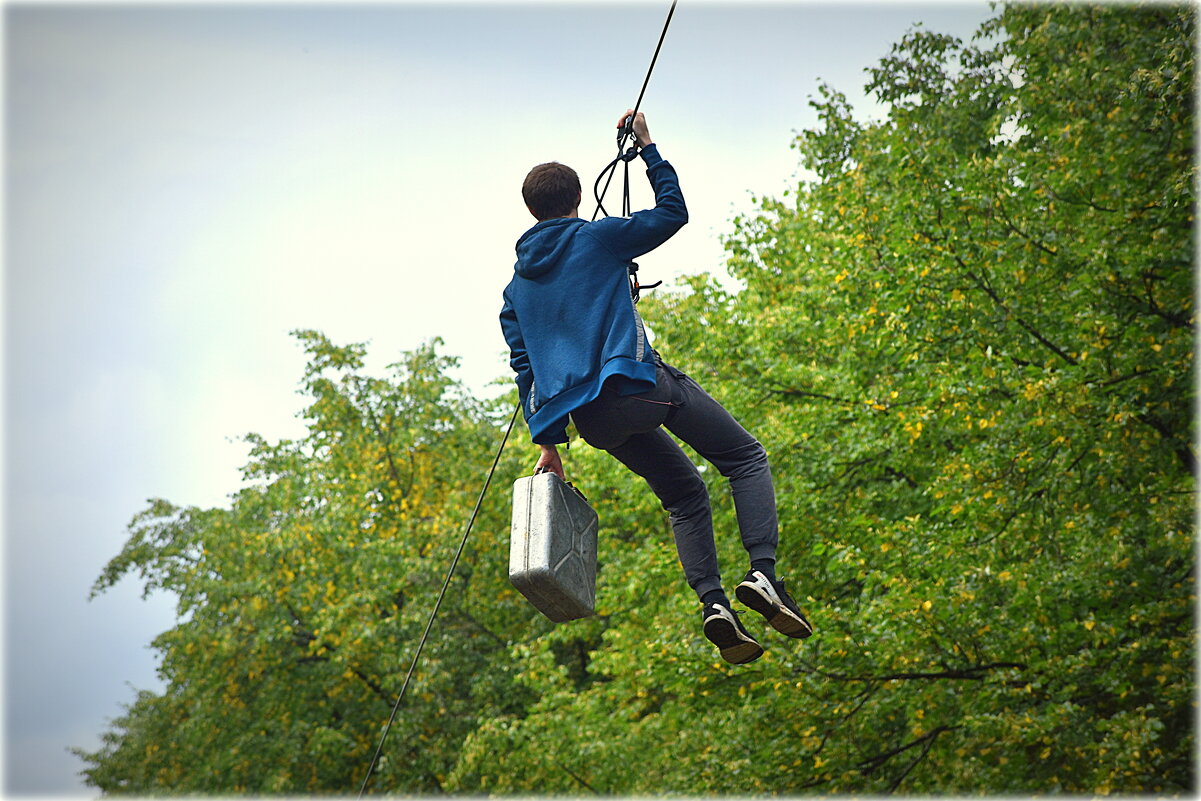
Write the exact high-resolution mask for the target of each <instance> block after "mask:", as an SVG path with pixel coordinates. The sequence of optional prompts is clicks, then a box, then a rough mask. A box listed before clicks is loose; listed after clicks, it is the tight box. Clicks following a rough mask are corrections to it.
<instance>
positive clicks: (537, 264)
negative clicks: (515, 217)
mask: <svg viewBox="0 0 1201 801" xmlns="http://www.w3.org/2000/svg"><path fill="white" fill-rule="evenodd" d="M583 224H584V220H582V219H580V218H579V217H556V218H555V219H553V220H543V221H542V222H540V223H538V224H537V225H535V226H534V227H533V228H531V229H530V230H528V231H526V232H525V233H524V234H522V235H521V239H518V240H517V264H515V265H513V269H514V270H516V271H517V274H518V275H520V276H521V277H522V278H537V277H538V276H541V275H545V274H547V273H548V272H550V271H551V270H552V269H554V267H555V265H557V264H558V263H559V261H560V260H561V259H562V257H563V255H564V253H566V252H567V250H568V248H569V246H570V244H571V240H572V238H573V237H572V236H571V235H572V234H573V233H575V231H576V229H578V228H579V227H580V226H581V225H583Z"/></svg>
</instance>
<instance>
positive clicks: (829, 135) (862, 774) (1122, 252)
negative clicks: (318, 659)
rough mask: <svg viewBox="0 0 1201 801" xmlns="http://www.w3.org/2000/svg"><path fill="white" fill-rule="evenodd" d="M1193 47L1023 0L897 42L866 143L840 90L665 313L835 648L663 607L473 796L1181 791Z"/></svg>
mask: <svg viewBox="0 0 1201 801" xmlns="http://www.w3.org/2000/svg"><path fill="white" fill-rule="evenodd" d="M1193 44H1194V22H1193V16H1192V12H1191V10H1190V9H1187V8H1183V7H1173V6H1150V7H1133V8H1132V7H1126V6H1078V5H1043V6H1007V7H1005V9H1004V10H1003V12H1002V14H1001V15H1000V16H999V17H998V19H996V20H994V21H993V22H990V23H989V24H988V25H986V26H985V27H984V28H983V30H982V31H981V35H980V36H979V37H978V38H977V39H976V40H975V41H974V42H973V43H970V44H965V43H963V42H960V41H958V40H956V39H954V38H951V37H947V36H942V35H938V34H935V33H931V32H927V31H923V30H920V29H919V30H916V31H914V32H912V33H911V34H910V35H908V36H907V37H906V38H905V39H904V41H902V42H901V43H900V44H898V45H897V46H896V47H895V48H894V49H893V51H892V52H891V53H890V55H889V56H888V57H887V58H885V59H884V60H883V61H882V62H881V64H880V65H879V67H878V68H876V69H875V70H873V71H872V77H871V82H870V84H869V87H868V88H869V90H870V91H871V92H873V93H874V94H875V95H876V96H877V97H878V98H879V99H880V100H882V101H884V102H885V103H887V104H888V107H889V113H888V116H887V118H886V119H884V120H882V121H878V122H863V121H858V120H855V119H854V118H853V116H852V114H851V113H850V110H849V108H848V106H847V103H846V101H845V99H844V97H843V96H842V95H841V94H839V93H838V92H837V91H835V90H833V89H831V88H828V87H827V88H824V89H823V90H822V96H821V98H820V99H819V100H818V101H816V103H815V105H816V107H817V108H818V110H819V112H820V115H821V120H822V125H821V127H820V128H818V129H817V130H813V131H808V132H805V133H804V134H802V135H801V136H800V137H799V138H798V140H797V147H798V149H799V151H800V154H801V157H802V160H803V166H805V167H807V168H808V169H809V170H810V171H811V172H812V173H813V174H814V175H815V178H814V179H813V180H811V181H807V182H805V183H803V184H801V185H800V186H799V187H798V189H797V191H796V193H795V194H792V193H790V195H791V196H790V197H787V198H785V199H784V200H776V199H766V200H763V201H762V204H761V207H762V210H761V211H760V212H759V213H757V214H754V215H751V216H748V217H746V218H742V219H739V220H736V221H735V231H734V233H733V234H732V235H731V236H730V237H729V238H728V250H729V254H730V258H729V268H730V272H731V274H732V275H733V277H734V278H736V279H738V281H739V284H740V287H739V289H738V290H736V291H734V290H725V289H723V288H722V285H721V284H720V283H719V282H717V281H714V280H712V279H710V278H707V277H704V276H701V277H698V278H696V279H695V280H693V281H692V284H691V291H690V292H689V293H687V294H686V295H683V296H678V297H671V298H665V299H660V301H658V302H655V301H652V302H650V303H648V304H647V306H646V308H647V314H648V317H649V318H651V320H652V321H653V322H654V324H655V328H656V330H657V331H658V332H659V333H660V341H661V344H663V345H664V350H665V352H667V353H669V354H671V356H672V357H673V359H675V360H676V361H677V362H683V363H684V364H685V366H686V367H687V368H688V369H689V370H690V371H692V372H694V373H695V374H697V375H698V376H699V377H703V383H705V384H706V385H707V386H709V387H710V388H711V389H712V391H713V392H714V393H715V394H716V395H717V396H719V397H721V398H722V399H723V401H725V402H726V403H727V404H728V405H729V406H730V407H731V408H732V409H733V410H734V411H735V412H736V416H738V417H739V418H740V419H742V420H743V421H744V422H745V423H746V424H747V426H748V428H750V429H751V430H752V431H755V432H756V433H757V434H758V435H759V436H760V437H761V438H762V439H763V440H764V441H765V443H766V444H767V445H768V449H769V451H770V453H771V457H772V460H773V472H774V473H775V475H776V478H777V489H778V493H779V505H780V511H781V521H782V527H783V531H784V534H783V538H784V539H783V542H784V549H783V551H782V553H781V565H782V567H783V569H784V572H785V574H786V575H788V576H791V577H792V578H793V579H794V580H795V581H797V582H799V584H798V586H799V587H801V588H802V593H801V594H802V596H804V595H808V596H809V597H808V598H807V599H806V600H805V601H803V603H802V605H803V606H808V607H809V611H810V612H811V617H812V618H813V620H814V622H815V624H816V626H817V634H816V635H815V636H814V637H813V638H812V639H811V640H808V641H806V642H805V643H804V644H803V645H799V646H792V647H790V646H789V645H788V644H786V643H785V644H781V643H779V642H778V641H776V640H771V639H768V640H767V641H766V643H767V645H768V647H769V651H768V654H767V655H766V656H765V657H764V658H763V659H762V660H760V661H759V662H757V663H755V664H754V665H752V666H749V667H748V668H741V669H731V668H729V667H727V666H723V665H722V664H720V663H712V660H711V659H710V658H709V656H710V655H709V654H706V653H704V648H703V645H704V643H703V642H702V643H697V641H696V636H695V632H694V631H693V628H694V626H693V623H694V621H693V620H692V619H691V615H692V610H691V607H689V606H687V603H686V601H685V600H684V599H682V598H681V597H680V595H679V593H676V594H675V595H670V594H665V595H659V592H660V591H659V589H658V588H650V587H643V593H644V594H643V595H641V596H638V602H637V605H636V606H635V607H633V608H631V609H629V610H627V611H625V612H624V613H622V614H621V615H620V616H619V615H616V614H615V615H614V617H613V618H612V619H611V620H609V621H608V627H607V628H606V630H605V631H604V632H603V635H602V645H601V647H599V648H598V649H596V651H595V652H594V653H593V658H592V660H591V662H590V664H589V673H590V681H587V682H581V681H579V680H577V681H576V682H575V683H571V682H568V681H566V678H567V677H566V676H565V675H564V674H562V673H561V672H560V674H559V675H558V681H560V682H561V683H560V684H558V685H556V684H554V683H552V682H551V679H550V678H549V676H548V672H549V671H553V669H554V662H553V660H551V659H550V655H549V654H548V653H545V652H544V653H542V654H541V658H542V660H543V661H542V662H540V663H537V664H538V666H533V665H531V666H530V667H528V668H527V669H526V670H525V671H524V672H523V673H522V677H523V679H524V680H527V681H530V682H531V684H533V685H536V686H538V687H540V688H542V690H543V694H542V698H541V701H540V703H539V704H538V705H536V706H534V707H531V708H530V709H529V710H528V711H527V712H526V714H525V716H524V717H523V718H520V719H514V720H502V721H486V722H485V723H484V725H483V726H482V727H481V729H480V730H479V731H478V732H476V733H475V734H473V735H472V736H471V738H470V739H469V744H468V747H467V748H466V749H465V751H464V756H463V759H461V760H460V762H459V766H458V769H457V773H456V774H455V776H456V779H457V780H458V782H459V783H458V784H457V785H456V786H458V787H460V788H462V789H482V790H501V791H510V790H512V791H537V790H540V789H547V790H554V791H562V792H566V791H576V790H582V789H594V790H597V791H601V792H615V793H623V794H625V793H628V794H640V793H659V792H680V793H702V792H703V793H709V792H731V793H747V792H761V791H762V792H778V793H798V792H804V791H806V790H812V791H820V792H838V793H863V792H867V793H877V792H892V791H898V790H900V791H907V792H918V793H921V792H951V793H978V792H994V793H995V792H1051V791H1069V792H1090V793H1102V794H1103V793H1109V792H1136V791H1152V790H1156V791H1181V790H1186V789H1188V788H1191V787H1193V785H1194V772H1193V763H1192V756H1193V739H1192V722H1193V721H1192V697H1193V691H1194V683H1193V668H1194V662H1193V653H1194V644H1195V643H1194V634H1193V623H1194V617H1193V604H1194V596H1193V593H1194V574H1193V564H1194V558H1193V556H1194V554H1193V503H1194V500H1195V499H1194V492H1195V477H1194V474H1195V458H1194V455H1193V451H1192V447H1191V442H1192V436H1193V429H1192V423H1191V410H1192V404H1193V389H1192V387H1193V383H1192V382H1193V375H1192V370H1193V365H1192V344H1193V325H1194V311H1193V302H1192V286H1191V275H1192V254H1193V245H1194V243H1193V240H1192V224H1193V205H1194V196H1193V181H1194V178H1195V173H1194V168H1193V162H1192V141H1193V135H1194V127H1193V106H1192V102H1193V96H1194V95H1193V92H1194V89H1195V86H1194V65H1193ZM590 467H591V465H590ZM717 488H718V487H717V485H716V484H715V485H714V487H713V489H714V490H716V489H717ZM717 521H718V530H719V532H720V531H723V530H724V531H727V532H728V531H732V530H734V521H733V519H732V517H731V514H730V510H729V504H728V503H727V504H724V505H723V506H722V508H721V511H720V513H719V515H718V517H717ZM726 545H727V547H730V546H729V543H728V542H727V543H726ZM733 547H734V548H736V546H733ZM725 555H726V560H725V564H731V563H733V564H737V563H738V562H737V561H734V560H735V559H736V557H737V553H735V552H734V551H733V550H727V551H726V552H725ZM658 564H659V563H655V565H656V569H657V567H658ZM646 569H647V568H645V567H644V568H643V570H646ZM657 578H658V576H657V575H652V576H647V577H646V582H647V584H649V583H650V582H651V581H652V580H654V579H657ZM630 580H631V581H637V580H638V579H637V576H635V575H631V577H630ZM607 590H608V597H609V598H610V599H615V598H618V597H622V596H621V588H620V587H613V586H609V587H607ZM631 592H632V591H631ZM626 597H630V598H631V600H633V596H632V595H628V596H626ZM694 645H695V646H696V647H694ZM548 688H549V689H555V688H557V691H552V692H547V691H546V690H547V689H548ZM553 754H566V755H570V756H571V760H573V761H571V763H570V764H569V760H568V759H565V758H563V757H560V758H559V759H560V761H561V762H563V764H562V765H556V764H555V763H554V762H553V761H551V760H550V759H549V757H548V755H553ZM629 765H636V766H637V769H636V770H630V769H629V767H628V766H629Z"/></svg>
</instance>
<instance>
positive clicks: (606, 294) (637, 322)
mask: <svg viewBox="0 0 1201 801" xmlns="http://www.w3.org/2000/svg"><path fill="white" fill-rule="evenodd" d="M641 156H642V160H643V161H644V162H645V163H646V174H647V177H648V178H649V179H650V182H651V187H652V188H653V189H654V191H655V207H654V208H653V209H646V210H645V211H639V212H635V213H634V214H633V215H631V216H630V217H629V218H625V217H605V218H602V219H600V220H596V221H595V222H587V221H585V220H582V219H580V218H578V217H573V218H568V217H557V218H555V219H551V220H543V221H542V222H540V223H538V224H537V225H535V226H534V227H533V228H531V229H530V230H528V231H526V232H525V234H523V235H522V237H521V239H519V240H518V241H517V264H516V265H515V266H514V275H513V280H512V281H510V282H509V285H508V286H507V287H506V288H505V292H504V299H505V304H504V308H503V309H502V310H501V313H500V326H501V330H502V331H504V335H505V339H506V340H507V341H508V343H509V348H510V350H511V354H510V358H509V364H510V365H511V366H512V368H513V370H514V372H516V373H517V389H518V392H519V393H520V395H521V408H522V411H523V412H524V414H525V419H526V422H527V423H528V424H529V427H530V436H531V437H532V438H533V440H534V442H537V443H541V444H554V443H559V442H567V418H568V415H569V414H570V413H571V411H572V410H574V409H578V408H579V407H580V406H583V405H584V404H585V403H588V402H589V401H591V400H592V399H594V398H596V397H597V396H598V395H599V394H600V391H601V386H602V385H603V384H604V383H605V380H606V379H607V378H609V377H610V376H614V375H618V376H623V377H624V378H625V379H626V380H625V381H624V382H622V384H623V385H622V388H621V392H622V393H623V394H628V395H632V394H634V393H637V392H646V391H647V390H650V389H652V388H654V386H655V357H654V352H653V351H652V350H651V348H650V347H649V346H648V344H647V342H646V331H645V330H644V329H643V326H642V319H641V318H640V317H639V316H638V313H637V312H636V311H635V310H634V302H633V300H632V299H631V298H630V286H629V281H628V275H629V271H628V267H629V263H630V261H631V260H633V259H635V258H637V257H638V256H641V255H642V254H644V253H647V252H649V251H651V250H654V249H655V248H657V247H658V246H659V245H661V244H663V243H664V242H666V241H667V240H668V239H669V238H670V237H671V236H672V234H674V233H675V232H676V231H678V230H680V228H681V226H683V225H684V223H686V222H688V209H687V207H686V206H685V205H684V195H683V194H682V193H681V192H680V182H679V179H678V178H677V177H676V171H675V170H674V169H673V168H672V166H671V165H670V164H668V163H667V162H666V161H664V160H663V158H662V156H660V155H659V151H658V148H656V147H655V146H654V145H653V144H652V145H648V146H646V147H644V148H643V149H642V152H641Z"/></svg>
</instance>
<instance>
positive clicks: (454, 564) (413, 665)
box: [359, 401, 521, 798]
mask: <svg viewBox="0 0 1201 801" xmlns="http://www.w3.org/2000/svg"><path fill="white" fill-rule="evenodd" d="M520 409H521V402H520V401H518V403H517V405H515V406H514V407H513V416H512V417H510V418H509V427H508V428H506V429H505V435H504V437H503V438H502V439H501V441H500V447H499V448H497V450H496V458H495V459H493V460H492V469H490V470H489V471H488V477H487V478H486V479H485V480H484V488H483V489H481V490H480V497H479V498H478V499H476V502H475V509H473V510H472V512H471V518H470V519H469V520H468V521H467V529H466V530H465V531H464V532H463V540H462V542H460V543H459V550H458V551H456V552H455V558H454V560H453V561H452V562H451V563H450V570H448V571H447V572H446V581H444V582H443V583H442V591H441V592H439V593H438V600H437V601H435V602H434V611H433V612H431V613H430V619H429V621H428V622H427V623H426V624H425V633H424V634H422V635H421V640H420V641H418V643H417V651H416V653H414V654H413V660H412V661H411V662H409V672H408V674H406V675H405V680H404V684H402V685H401V687H400V694H399V695H397V696H396V703H395V704H393V705H392V714H391V715H390V716H389V717H388V722H387V724H386V725H385V726H384V733H383V734H382V735H381V736H380V738H379V745H377V746H376V747H375V755H374V756H373V757H371V764H370V765H369V766H368V767H367V775H366V776H364V777H363V784H362V786H361V787H359V798H362V797H363V793H365V792H366V791H367V782H369V781H371V774H372V773H373V772H375V766H376V764H377V763H378V762H379V756H380V753H381V752H382V751H383V750H384V740H386V739H388V732H389V731H390V730H391V729H392V722H393V721H394V720H396V712H397V710H399V709H400V702H401V701H402V700H403V699H404V697H405V692H406V691H407V690H408V689H409V681H410V680H411V679H412V678H413V671H414V670H415V669H416V668H417V660H418V659H420V658H421V649H423V648H424V647H425V641H426V640H427V639H429V636H430V629H432V628H433V627H434V618H435V617H437V616H438V609H439V608H440V607H441V606H442V599H443V598H445V597H446V590H447V588H448V587H450V579H451V577H452V576H453V575H454V573H455V568H456V567H458V565H459V557H461V556H462V555H463V549H464V548H465V547H466V546H467V536H468V535H469V534H471V527H472V526H473V525H474V524H475V518H476V515H478V514H479V513H480V506H481V505H482V504H483V502H484V495H485V494H486V493H487V492H488V485H489V484H491V483H492V475H493V474H494V473H495V472H496V466H497V465H498V464H500V455H501V454H502V453H504V451H505V443H507V442H508V441H509V434H510V433H512V431H513V424H514V423H515V422H517V412H518V411H519V410H520Z"/></svg>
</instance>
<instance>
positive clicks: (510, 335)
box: [500, 291, 534, 419]
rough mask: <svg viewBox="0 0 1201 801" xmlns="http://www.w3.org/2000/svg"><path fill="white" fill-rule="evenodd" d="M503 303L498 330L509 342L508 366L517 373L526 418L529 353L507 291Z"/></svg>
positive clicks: (530, 376) (530, 378)
mask: <svg viewBox="0 0 1201 801" xmlns="http://www.w3.org/2000/svg"><path fill="white" fill-rule="evenodd" d="M504 298H505V305H504V307H503V308H501V310H500V330H501V331H502V332H504V335H505V341H506V342H507V343H509V366H510V367H512V368H513V372H515V373H517V379H516V380H517V393H518V395H519V396H520V398H521V409H522V412H523V413H524V415H525V416H526V418H527V419H528V418H529V416H530V405H529V403H528V399H529V396H530V387H531V386H532V385H533V383H534V371H533V369H532V368H531V367H530V355H529V354H528V353H527V352H526V349H525V338H524V337H522V335H521V325H520V323H518V322H517V310H516V309H514V308H513V302H512V301H511V300H510V299H509V293H508V292H507V291H506V292H505V294H504Z"/></svg>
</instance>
